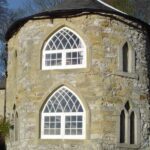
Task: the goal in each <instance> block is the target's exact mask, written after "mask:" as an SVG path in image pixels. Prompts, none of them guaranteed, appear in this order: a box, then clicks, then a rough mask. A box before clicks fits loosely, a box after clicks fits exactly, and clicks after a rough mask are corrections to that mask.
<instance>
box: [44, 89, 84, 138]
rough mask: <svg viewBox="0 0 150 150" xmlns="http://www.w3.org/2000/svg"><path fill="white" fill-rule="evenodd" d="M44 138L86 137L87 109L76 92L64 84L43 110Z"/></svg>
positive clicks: (49, 99)
mask: <svg viewBox="0 0 150 150" xmlns="http://www.w3.org/2000/svg"><path fill="white" fill-rule="evenodd" d="M41 115H42V117H41V138H42V139H83V138H85V111H84V107H83V105H82V103H81V101H80V99H79V98H78V96H77V95H75V93H74V92H72V91H71V90H70V89H68V88H67V87H65V86H63V87H61V88H59V89H58V90H56V91H55V92H54V93H53V94H52V95H51V96H50V97H49V98H48V101H47V102H46V104H45V105H44V107H43V110H42V114H41Z"/></svg>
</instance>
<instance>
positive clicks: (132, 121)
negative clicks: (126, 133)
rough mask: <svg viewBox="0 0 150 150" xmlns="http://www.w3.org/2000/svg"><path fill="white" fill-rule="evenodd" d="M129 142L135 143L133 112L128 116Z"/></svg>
mask: <svg viewBox="0 0 150 150" xmlns="http://www.w3.org/2000/svg"><path fill="white" fill-rule="evenodd" d="M130 144H135V115H134V112H132V113H131V116H130Z"/></svg>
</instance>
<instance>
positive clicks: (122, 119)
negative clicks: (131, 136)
mask: <svg viewBox="0 0 150 150" xmlns="http://www.w3.org/2000/svg"><path fill="white" fill-rule="evenodd" d="M120 143H125V113H124V110H123V111H122V112H121V115H120Z"/></svg>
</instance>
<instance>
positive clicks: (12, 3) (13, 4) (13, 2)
mask: <svg viewBox="0 0 150 150" xmlns="http://www.w3.org/2000/svg"><path fill="white" fill-rule="evenodd" d="M23 1H25V0H7V2H8V7H9V8H12V9H17V8H19V7H21V6H22V5H23Z"/></svg>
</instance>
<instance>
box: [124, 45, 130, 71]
mask: <svg viewBox="0 0 150 150" xmlns="http://www.w3.org/2000/svg"><path fill="white" fill-rule="evenodd" d="M122 55H123V66H122V67H123V72H129V57H130V56H129V48H128V43H127V42H126V43H125V44H124V46H123V48H122Z"/></svg>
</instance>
